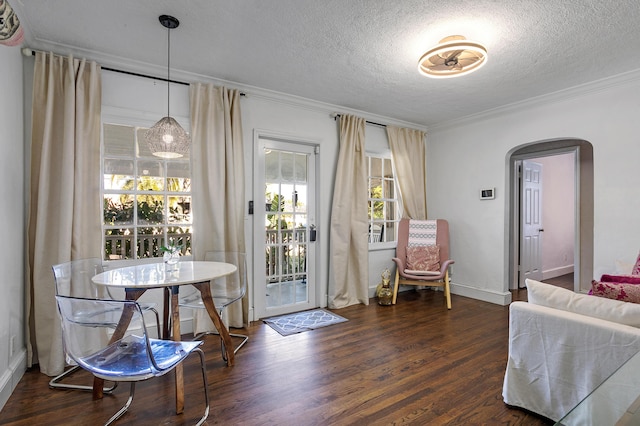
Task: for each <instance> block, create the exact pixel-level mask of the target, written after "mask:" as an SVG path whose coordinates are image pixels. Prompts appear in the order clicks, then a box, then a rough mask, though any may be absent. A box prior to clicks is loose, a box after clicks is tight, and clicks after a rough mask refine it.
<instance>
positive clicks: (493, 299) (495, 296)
mask: <svg viewBox="0 0 640 426" xmlns="http://www.w3.org/2000/svg"><path fill="white" fill-rule="evenodd" d="M451 293H453V294H457V295H458V296H464V297H470V298H471V299H477V300H482V301H483V302H489V303H494V304H496V305H501V306H507V305H508V304H510V303H511V292H509V291H507V292H506V293H504V292H497V291H493V290H487V289H482V288H476V287H469V286H466V285H462V284H456V283H453V282H452V283H451Z"/></svg>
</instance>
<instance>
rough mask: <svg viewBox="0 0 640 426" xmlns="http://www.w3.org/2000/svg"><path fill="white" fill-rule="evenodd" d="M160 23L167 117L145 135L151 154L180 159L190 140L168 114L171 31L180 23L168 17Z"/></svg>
mask: <svg viewBox="0 0 640 426" xmlns="http://www.w3.org/2000/svg"><path fill="white" fill-rule="evenodd" d="M159 19H160V23H161V24H162V26H163V27H165V28H166V29H167V38H168V41H167V116H166V117H163V118H162V119H160V121H158V122H157V123H156V124H154V125H153V126H152V127H151V128H150V129H149V130H147V133H146V134H145V141H146V143H147V145H148V146H149V150H150V151H151V153H152V154H153V155H155V156H157V157H161V158H180V157H182V156H184V155H185V154H187V153H188V152H189V144H190V138H189V135H188V134H187V132H185V130H184V129H183V128H182V127H181V126H180V124H178V122H177V121H176V120H175V119H174V118H173V117H171V115H170V114H169V100H170V97H169V85H170V80H171V79H170V70H171V68H170V64H171V59H170V58H171V30H172V29H173V28H178V25H180V22H179V21H178V20H177V19H176V18H174V17H173V16H169V15H161V16H160V18H159Z"/></svg>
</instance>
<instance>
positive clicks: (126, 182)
mask: <svg viewBox="0 0 640 426" xmlns="http://www.w3.org/2000/svg"><path fill="white" fill-rule="evenodd" d="M146 130H147V129H146V128H143V127H137V126H132V125H121V124H111V123H104V124H103V136H102V140H103V151H102V173H103V183H102V199H103V218H104V219H103V225H102V227H103V235H104V245H103V247H104V259H105V260H115V259H143V258H150V257H159V256H162V252H161V250H160V247H162V246H163V245H168V244H169V243H171V242H172V243H174V244H176V245H178V244H179V245H181V246H182V248H181V250H182V254H184V255H190V254H191V233H192V223H193V220H192V216H191V162H190V159H189V156H188V155H186V156H185V157H182V158H179V159H171V160H165V159H162V158H158V157H155V156H154V155H153V154H151V152H149V149H148V148H147V146H146V144H145V143H144V142H143V141H144V139H143V138H144V134H145V132H146Z"/></svg>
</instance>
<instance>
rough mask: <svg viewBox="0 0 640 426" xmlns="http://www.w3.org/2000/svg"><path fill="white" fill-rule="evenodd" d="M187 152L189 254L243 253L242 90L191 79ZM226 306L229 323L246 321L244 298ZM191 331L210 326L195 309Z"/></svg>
mask: <svg viewBox="0 0 640 426" xmlns="http://www.w3.org/2000/svg"><path fill="white" fill-rule="evenodd" d="M189 96H190V102H191V143H192V147H191V156H192V158H193V180H192V182H193V184H192V191H193V198H194V203H193V215H194V217H197V218H198V220H197V223H196V225H195V226H194V232H193V252H194V256H195V259H196V260H203V259H204V255H205V252H207V251H237V252H243V253H246V248H245V236H244V192H245V191H244V189H245V188H244V185H245V182H244V176H245V172H244V150H243V140H242V120H241V114H240V92H239V91H237V90H231V89H226V88H224V87H215V86H213V85H212V84H201V83H195V84H192V85H191V87H190V94H189ZM239 305H240V304H239V303H234V304H233V305H231V306H230V307H229V308H227V309H225V312H224V314H225V318H223V321H224V322H225V324H227V325H228V326H230V327H243V326H244V325H246V324H248V318H249V314H248V301H247V298H246V297H245V299H244V300H243V301H242V306H239ZM194 317H195V318H194V332H196V333H199V332H202V331H210V330H214V329H215V328H214V326H213V323H212V322H211V320H210V319H209V317H208V316H207V315H206V313H204V312H194Z"/></svg>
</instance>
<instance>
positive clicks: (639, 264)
mask: <svg viewBox="0 0 640 426" xmlns="http://www.w3.org/2000/svg"><path fill="white" fill-rule="evenodd" d="M631 275H640V253H638V258H637V259H636V264H635V266H634V267H633V270H632V271H631Z"/></svg>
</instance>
